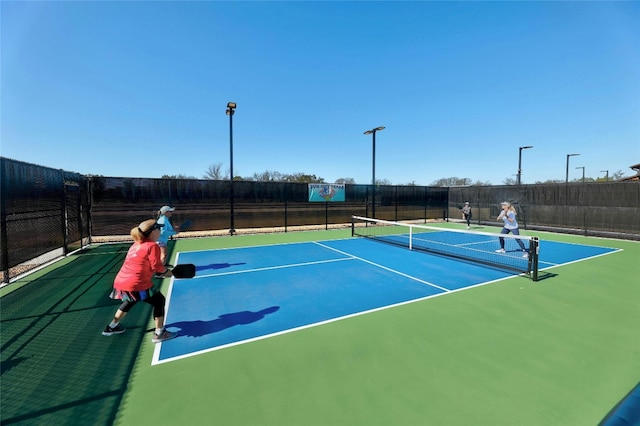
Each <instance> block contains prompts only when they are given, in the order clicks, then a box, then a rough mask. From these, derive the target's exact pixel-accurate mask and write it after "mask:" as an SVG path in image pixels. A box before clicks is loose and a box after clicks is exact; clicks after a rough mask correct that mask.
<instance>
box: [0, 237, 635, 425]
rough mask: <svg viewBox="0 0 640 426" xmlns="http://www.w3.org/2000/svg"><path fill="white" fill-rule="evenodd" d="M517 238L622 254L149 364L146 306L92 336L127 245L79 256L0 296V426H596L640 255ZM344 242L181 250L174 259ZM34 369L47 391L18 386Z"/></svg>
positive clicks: (625, 342)
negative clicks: (83, 423) (123, 329)
mask: <svg viewBox="0 0 640 426" xmlns="http://www.w3.org/2000/svg"><path fill="white" fill-rule="evenodd" d="M449 226H454V225H449ZM489 229H491V228H489ZM483 230H487V229H483ZM527 234H530V235H539V236H540V237H541V239H542V240H545V239H547V240H551V239H553V240H557V241H567V242H576V243H581V244H594V245H603V246H608V247H616V248H621V249H623V251H621V252H618V253H614V254H611V255H607V256H602V257H599V258H595V259H591V260H588V261H584V262H578V263H575V264H571V265H567V266H563V267H559V268H554V269H553V270H552V272H553V273H554V274H556V275H555V276H553V277H551V278H547V279H544V280H541V281H539V282H532V281H530V280H529V279H527V278H523V277H514V278H513V279H508V280H504V281H500V282H495V283H492V284H489V285H485V286H481V287H476V288H473V289H469V290H465V291H460V292H454V293H451V294H447V295H443V296H439V297H434V298H432V299H427V300H424V301H421V302H416V303H412V304H408V305H403V306H399V307H395V308H392V309H387V310H383V311H377V312H374V313H370V314H367V315H363V316H357V317H352V318H348V319H344V320H341V321H337V322H333V323H329V324H325V325H322V326H318V327H313V328H308V329H304V330H300V331H297V332H293V333H289V334H284V335H280V336H276V337H272V338H268V339H264V340H259V341H256V342H252V343H248V344H243V345H239V346H234V347H230V348H227V349H222V350H218V351H213V352H209V353H205V354H201V355H198V356H194V357H191V358H188V359H182V360H178V361H173V362H169V363H166V364H161V365H157V366H151V357H152V352H153V344H152V343H151V341H150V335H149V333H144V329H145V328H148V327H149V326H150V324H151V321H150V310H149V309H147V307H140V308H138V307H137V308H136V309H137V310H138V314H137V317H136V316H134V313H132V314H131V317H127V318H126V320H125V321H126V326H127V327H128V328H130V330H129V331H128V332H127V333H125V334H124V335H121V336H115V337H112V338H104V337H102V336H100V334H99V332H100V331H101V330H100V328H101V327H104V324H105V321H107V320H108V319H109V316H110V315H111V314H112V311H113V310H114V309H115V307H116V306H117V305H114V304H113V303H112V302H110V301H109V299H107V300H105V299H104V298H105V297H106V294H107V293H108V290H109V288H110V285H111V281H112V279H113V274H114V273H115V271H117V267H118V262H120V261H121V260H122V254H121V252H120V253H118V252H117V250H115V249H116V248H117V249H118V250H122V247H125V248H126V247H127V245H124V246H122V245H113V246H101V247H99V248H95V249H91V250H88V251H87V253H84V254H82V255H79V256H75V258H76V259H75V260H73V261H69V260H67V261H66V264H64V265H63V264H61V266H59V267H51V268H49V270H45V271H43V272H40V273H38V275H34V276H32V277H31V278H30V279H25V280H29V281H31V282H30V283H29V284H27V285H25V286H23V288H20V289H19V290H16V291H13V292H10V293H9V292H7V291H5V292H4V293H3V298H2V307H3V310H2V344H3V346H2V347H3V353H2V361H3V375H2V379H3V380H2V423H3V424H12V423H21V422H23V421H24V422H25V424H26V423H30V424H45V423H47V424H53V423H56V424H63V423H66V420H69V419H71V418H74V417H76V418H78V419H84V418H91V417H90V416H91V415H92V414H93V415H94V417H93V419H94V421H92V422H91V423H92V424H105V425H106V424H111V423H112V422H114V421H115V423H116V424H120V425H130V424H138V425H167V424H181V423H182V424H189V425H210V424H221V425H424V424H433V425H470V424H473V425H515V424H518V425H541V424H544V425H578V424H580V425H582V424H585V425H586V424H598V423H599V422H600V421H601V420H602V419H603V418H604V417H605V416H606V415H607V413H609V412H610V410H611V409H612V408H613V407H615V405H616V404H617V403H618V402H619V401H620V400H621V399H622V398H623V397H624V396H625V395H626V394H627V393H628V392H629V391H630V390H631V389H632V388H633V387H634V386H635V385H636V384H637V383H638V381H639V380H640V345H639V344H638V337H639V334H638V324H640V282H639V279H638V277H639V276H640V263H639V259H640V244H639V243H636V242H629V241H619V240H607V239H594V238H584V237H579V236H566V235H555V234H546V233H536V232H528V233H527ZM348 236H349V231H348V230H332V231H317V232H299V233H298V232H295V233H281V234H264V235H238V236H234V237H216V238H202V239H189V240H187V239H185V240H178V241H177V242H176V244H175V246H174V247H173V252H174V254H175V252H176V251H187V250H201V249H212V248H224V247H238V246H247V245H263V244H273V243H283V242H297V241H308V240H326V239H332V238H347V237H348ZM100 252H102V254H100ZM109 253H111V254H109ZM109 259H110V260H109ZM75 263H77V265H75V266H74V264H75ZM18 285H19V284H16V288H17V286H18ZM165 285H166V283H165ZM50 288H55V292H54V293H47V291H48V289H50ZM27 289H28V291H26V290H27ZM36 289H37V291H36ZM7 293H8V294H7ZM19 293H23V294H19ZM41 293H42V294H41ZM18 296H19V297H18ZM19 303H23V304H24V306H21V307H20V309H13V308H14V307H13V306H7V305H9V304H11V305H17V304H19ZM20 312H23V313H22V314H20ZM18 323H21V324H20V325H19V326H18V325H16V324H18ZM49 328H55V330H52V331H53V332H55V333H56V338H55V339H53V340H54V342H55V344H51V345H50V346H48V347H47V346H42V345H43V344H44V343H46V341H47V340H45V339H44V336H45V335H46V334H47V333H48V329H49ZM10 333H14V334H15V337H12V335H11V334H10ZM20 333H23V334H20ZM29 333H34V334H37V335H36V336H35V337H33V336H31V337H29V336H27V335H28V334H29ZM12 339H13V340H12ZM48 341H49V342H51V341H52V340H51V338H49V339H48ZM36 344H37V345H36ZM32 345H33V347H32ZM5 347H6V350H5ZM39 351H42V352H43V353H39ZM36 354H38V355H36ZM36 356H37V357H38V358H39V364H40V363H43V365H42V366H41V367H42V370H38V371H44V372H48V373H46V374H47V377H46V378H45V379H52V380H53V383H48V380H43V378H42V377H40V378H38V377H33V371H34V366H32V365H31V364H30V361H31V360H33V359H34V358H35V357H36ZM23 358H24V359H23ZM40 358H41V359H40ZM18 360H21V361H18ZM74 360H79V361H75V362H74ZM5 361H8V362H9V363H8V364H7V365H8V366H11V367H12V368H10V369H8V370H7V371H5V368H4V365H5ZM27 368H30V370H27ZM74 370H78V371H74ZM65 373H66V376H68V377H65ZM81 377H84V378H85V382H82V380H80V378H81ZM86 380H88V383H87V382H86ZM54 389H57V390H58V392H61V393H62V396H60V397H49V394H52V395H54V394H53V392H54ZM7 390H11V391H13V392H16V394H15V395H14V396H13V397H11V398H10V397H8V396H7ZM41 394H44V395H41ZM65 395H66V396H65ZM30 398H36V401H32V402H30V403H29V400H30ZM50 399H54V401H49V400H50ZM25 404H26V405H25ZM7 407H8V408H9V411H7ZM76 424H78V423H76Z"/></svg>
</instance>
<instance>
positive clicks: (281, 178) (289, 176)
mask: <svg viewBox="0 0 640 426" xmlns="http://www.w3.org/2000/svg"><path fill="white" fill-rule="evenodd" d="M623 177H624V173H623V172H622V170H618V171H616V172H615V173H613V174H612V175H610V176H609V177H608V178H607V177H606V176H603V177H598V178H590V177H585V178H584V181H585V182H607V181H609V182H615V181H617V180H620V179H622V178H623ZM162 179H198V178H196V177H194V176H186V175H173V176H169V175H164V176H162ZM202 179H211V180H226V179H229V170H228V169H227V170H225V171H223V170H222V163H216V164H211V165H210V166H209V167H208V168H207V170H206V171H205V173H204V175H203V176H202ZM607 179H608V180H607ZM233 180H234V181H255V182H293V183H341V184H355V183H356V181H355V179H353V178H351V177H344V178H339V179H336V180H335V182H326V181H325V179H324V178H323V177H321V176H316V175H314V174H307V173H280V172H277V171H270V170H265V171H264V172H261V173H254V174H253V175H251V176H249V177H242V176H234V177H233ZM571 182H582V178H576V179H573V180H571ZM534 183H536V184H545V183H564V180H560V179H549V180H546V181H536V182H534ZM376 184H377V185H393V183H391V181H389V180H388V179H376ZM502 184H503V185H516V184H517V181H516V179H515V178H513V177H507V178H505V179H504V180H503V182H502ZM404 186H417V184H416V183H415V181H414V182H408V183H406V184H404ZM427 186H439V187H450V186H491V183H490V182H488V181H481V180H475V181H474V180H472V179H469V178H460V177H447V178H440V179H438V180H435V181H433V182H431V184H429V185H427Z"/></svg>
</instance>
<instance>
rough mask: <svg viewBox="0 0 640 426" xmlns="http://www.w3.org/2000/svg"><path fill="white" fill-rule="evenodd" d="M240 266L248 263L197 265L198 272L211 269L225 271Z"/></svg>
mask: <svg viewBox="0 0 640 426" xmlns="http://www.w3.org/2000/svg"><path fill="white" fill-rule="evenodd" d="M239 265H246V263H244V262H240V263H211V264H209V265H196V271H207V270H209V269H211V270H217V269H225V268H230V267H232V266H239Z"/></svg>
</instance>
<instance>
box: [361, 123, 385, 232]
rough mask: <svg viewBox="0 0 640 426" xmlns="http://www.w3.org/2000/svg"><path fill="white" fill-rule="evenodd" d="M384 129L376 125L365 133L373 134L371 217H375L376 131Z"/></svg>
mask: <svg viewBox="0 0 640 426" xmlns="http://www.w3.org/2000/svg"><path fill="white" fill-rule="evenodd" d="M380 130H384V126H380V127H376V128H375V129H371V130H367V131H366V132H364V134H365V135H373V168H372V173H371V199H372V200H373V201H372V202H371V217H372V218H374V219H375V218H376V132H379V131H380Z"/></svg>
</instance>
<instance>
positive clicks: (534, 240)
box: [529, 237, 540, 281]
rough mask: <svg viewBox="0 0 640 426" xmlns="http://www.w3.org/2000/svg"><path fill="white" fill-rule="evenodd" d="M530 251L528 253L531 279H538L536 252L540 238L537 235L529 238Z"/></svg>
mask: <svg viewBox="0 0 640 426" xmlns="http://www.w3.org/2000/svg"><path fill="white" fill-rule="evenodd" d="M530 251H531V253H529V262H530V263H531V266H530V268H531V279H532V280H533V281H538V254H539V252H540V240H539V239H538V237H532V238H531V250H530Z"/></svg>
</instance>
